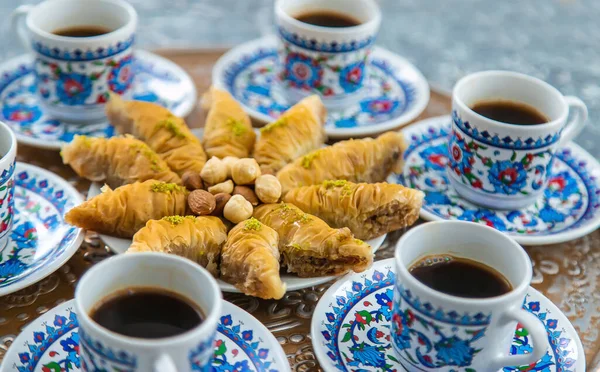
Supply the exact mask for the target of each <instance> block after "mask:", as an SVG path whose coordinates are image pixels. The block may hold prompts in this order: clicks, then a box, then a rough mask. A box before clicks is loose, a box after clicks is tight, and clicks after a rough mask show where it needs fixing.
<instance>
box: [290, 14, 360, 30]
mask: <svg viewBox="0 0 600 372" xmlns="http://www.w3.org/2000/svg"><path fill="white" fill-rule="evenodd" d="M294 18H296V19H297V20H299V21H300V22H304V23H308V24H310V25H315V26H322V27H352V26H358V25H359V24H360V23H361V22H360V21H359V20H357V19H355V18H354V17H352V16H349V15H347V14H343V13H338V12H334V11H331V10H313V11H308V12H305V13H302V14H300V15H297V16H295V17H294Z"/></svg>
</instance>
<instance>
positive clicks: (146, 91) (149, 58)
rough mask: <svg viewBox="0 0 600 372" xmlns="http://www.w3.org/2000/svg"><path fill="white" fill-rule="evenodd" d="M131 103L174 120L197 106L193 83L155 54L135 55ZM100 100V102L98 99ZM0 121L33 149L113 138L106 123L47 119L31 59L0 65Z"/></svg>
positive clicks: (111, 130)
mask: <svg viewBox="0 0 600 372" xmlns="http://www.w3.org/2000/svg"><path fill="white" fill-rule="evenodd" d="M132 69H133V73H134V74H135V77H134V81H133V99H137V100H142V101H148V102H154V103H157V104H160V105H162V106H165V107H167V108H168V109H170V110H171V111H172V112H173V113H174V114H175V115H178V116H183V117H184V116H186V115H188V114H189V113H190V112H191V111H192V109H193V108H194V105H195V104H196V97H197V93H196V87H195V86H194V82H193V81H192V79H191V77H190V76H189V75H188V74H187V73H186V72H185V71H184V70H183V69H182V68H181V67H179V66H177V65H176V64H175V63H173V62H171V61H169V60H167V59H165V58H163V57H160V56H158V55H156V54H154V53H150V52H146V51H142V50H136V51H135V57H134V61H133V65H132ZM102 97H104V96H102ZM0 120H2V121H4V122H5V123H6V124H8V126H9V127H10V128H11V129H12V130H13V131H14V132H15V134H16V136H17V140H18V141H19V142H20V143H24V144H27V145H30V146H34V147H40V148H45V149H55V150H57V149H60V147H61V145H62V144H64V143H65V142H69V141H71V139H72V138H73V136H75V135H86V136H92V137H111V136H113V135H114V134H115V130H114V128H113V127H112V125H110V124H109V123H108V122H105V123H98V124H86V125H78V124H70V123H64V122H62V121H60V120H55V119H52V118H50V117H49V116H48V115H47V114H46V113H45V112H44V109H43V108H42V107H41V106H40V104H39V101H38V98H37V94H36V89H35V76H34V70H33V60H32V57H30V56H28V55H22V56H19V57H16V58H13V59H11V60H9V61H6V62H4V63H2V64H0Z"/></svg>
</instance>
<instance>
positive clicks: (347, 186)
mask: <svg viewBox="0 0 600 372" xmlns="http://www.w3.org/2000/svg"><path fill="white" fill-rule="evenodd" d="M323 187H325V189H327V190H330V189H333V188H338V187H341V188H342V192H341V194H342V196H349V195H350V194H352V185H351V183H350V182H348V181H346V180H329V181H324V182H323Z"/></svg>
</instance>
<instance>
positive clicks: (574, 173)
mask: <svg viewBox="0 0 600 372" xmlns="http://www.w3.org/2000/svg"><path fill="white" fill-rule="evenodd" d="M450 122H451V118H450V116H440V117H435V118H431V119H427V120H423V121H420V122H418V123H415V124H413V125H411V126H410V127H408V128H405V129H404V130H403V133H404V134H405V136H406V139H407V143H408V149H407V150H406V151H405V153H404V160H405V162H404V169H403V172H402V174H399V175H392V176H390V178H389V179H388V182H390V183H400V184H403V185H405V186H408V187H411V188H414V189H418V190H421V191H423V192H424V193H425V199H424V201H423V207H422V208H421V217H422V218H423V219H426V220H429V221H437V220H462V221H473V222H477V223H480V224H484V225H488V226H491V227H493V228H495V229H497V230H500V231H502V232H505V233H506V234H508V235H510V236H511V237H512V238H514V239H515V240H516V241H517V242H519V243H520V244H524V245H541V244H554V243H562V242H565V241H569V240H573V239H576V238H579V237H582V236H584V235H586V234H588V233H590V232H592V231H594V230H596V229H597V228H598V227H599V226H600V164H598V161H597V160H596V159H594V157H593V156H591V155H590V154H588V153H587V152H586V151H585V150H584V149H582V148H581V147H579V146H578V145H576V144H574V143H572V142H571V143H569V144H567V145H566V146H563V147H562V148H559V149H558V151H557V152H556V155H555V158H554V161H553V163H552V170H551V176H550V179H549V182H548V187H547V188H546V190H545V191H544V194H543V196H542V197H541V198H540V199H539V200H537V201H536V202H535V203H534V204H533V205H530V206H529V207H527V208H523V209H519V210H493V209H488V208H485V207H480V206H478V205H475V204H473V203H471V202H469V201H467V200H465V199H463V198H462V197H461V196H460V195H458V194H457V192H456V191H455V190H454V188H453V187H452V186H451V185H450V184H449V182H448V176H447V174H446V169H447V167H448V146H447V142H448V140H447V137H448V133H449V132H450Z"/></svg>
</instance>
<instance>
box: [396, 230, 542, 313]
mask: <svg viewBox="0 0 600 372" xmlns="http://www.w3.org/2000/svg"><path fill="white" fill-rule="evenodd" d="M440 224H453V225H460V226H467V225H468V228H474V229H480V230H481V231H482V232H484V233H485V234H492V235H495V236H496V238H497V239H502V240H504V241H505V242H506V243H507V244H508V245H512V246H513V247H514V248H515V251H517V252H518V254H519V255H520V256H519V257H520V259H522V260H524V261H525V262H526V264H525V273H524V279H523V280H522V281H521V282H520V283H518V285H517V286H514V284H515V283H511V284H513V288H512V290H511V291H510V292H507V293H505V294H503V295H500V296H494V297H486V298H468V297H459V296H454V295H450V294H447V293H443V292H440V291H438V290H435V289H433V288H431V287H429V286H427V285H425V284H423V283H421V282H420V281H419V280H417V279H416V278H415V277H414V276H413V275H412V274H411V273H410V272H409V271H408V266H407V265H405V264H404V262H402V260H401V258H400V249H401V248H400V247H401V246H403V245H404V244H405V242H406V241H407V240H408V239H409V238H410V237H411V236H412V235H415V234H420V233H423V230H425V229H430V228H432V227H433V226H436V225H440ZM425 255H426V253H424V254H423V255H421V256H425ZM394 260H395V261H396V266H397V268H398V271H399V272H398V275H399V276H402V277H403V279H404V280H406V281H409V282H410V286H411V287H416V288H418V289H419V290H420V291H422V292H426V293H427V294H428V295H429V296H431V297H434V298H437V299H439V300H442V301H445V302H449V303H451V304H453V305H479V306H494V305H498V304H500V303H503V302H506V301H508V302H512V301H513V300H516V298H518V297H520V296H521V295H522V294H523V293H525V292H526V291H527V288H529V286H530V282H531V278H532V276H533V269H532V264H531V259H530V258H529V256H528V255H527V253H526V252H525V250H524V249H523V247H521V246H520V245H519V244H518V243H517V242H516V241H514V240H513V239H511V238H510V237H509V236H506V235H505V234H504V233H502V232H500V231H498V230H496V229H494V228H492V227H489V226H484V225H480V224H478V223H474V222H468V221H432V222H427V223H424V224H422V225H419V226H417V227H414V228H412V229H410V230H408V231H407V232H406V233H404V234H403V235H402V237H401V238H400V240H398V242H397V243H396V248H395V252H394ZM408 265H410V263H408ZM486 265H487V263H486ZM489 266H491V265H489ZM492 268H494V267H493V266H492ZM528 278H529V280H528ZM519 306H520V305H519Z"/></svg>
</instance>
